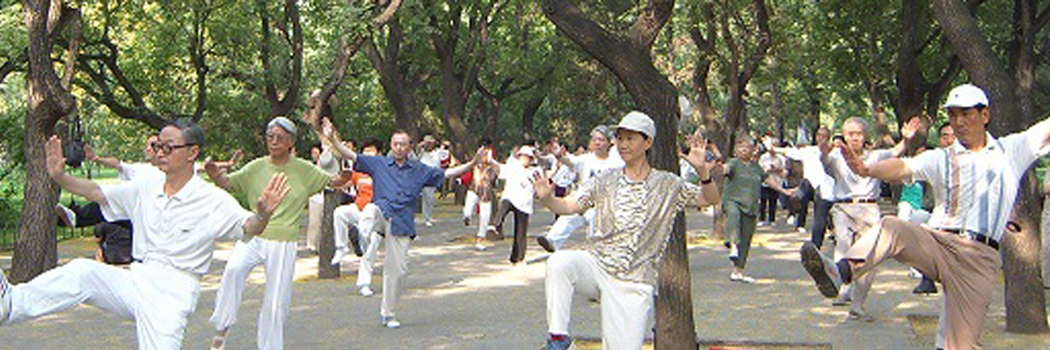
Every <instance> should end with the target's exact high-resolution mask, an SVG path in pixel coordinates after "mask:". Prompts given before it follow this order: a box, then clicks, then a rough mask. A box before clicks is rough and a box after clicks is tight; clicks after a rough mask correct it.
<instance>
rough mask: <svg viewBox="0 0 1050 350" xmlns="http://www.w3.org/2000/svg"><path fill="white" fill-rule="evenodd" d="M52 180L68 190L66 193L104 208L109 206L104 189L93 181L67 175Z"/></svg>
mask: <svg viewBox="0 0 1050 350" xmlns="http://www.w3.org/2000/svg"><path fill="white" fill-rule="evenodd" d="M51 179H52V180H54V181H55V183H58V185H59V186H61V187H62V189H64V190H66V192H69V193H72V194H75V195H78V196H82V197H84V198H87V199H88V200H89V201H92V202H95V203H98V204H99V205H102V206H105V205H107V204H108V202H106V195H105V194H104V193H102V188H101V187H99V186H98V184H96V183H95V182H93V181H89V180H85V179H81V178H78V177H76V176H72V175H68V174H65V173H63V174H61V175H57V176H51Z"/></svg>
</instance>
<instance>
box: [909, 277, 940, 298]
mask: <svg viewBox="0 0 1050 350" xmlns="http://www.w3.org/2000/svg"><path fill="white" fill-rule="evenodd" d="M911 292H912V294H937V285H936V284H934V283H933V280H931V279H929V278H926V276H922V281H921V282H919V285H917V286H915V289H912V291H911Z"/></svg>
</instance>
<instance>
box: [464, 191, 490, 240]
mask: <svg viewBox="0 0 1050 350" xmlns="http://www.w3.org/2000/svg"><path fill="white" fill-rule="evenodd" d="M475 206H477V209H478V221H477V223H478V238H485V231H487V230H488V225H489V220H490V219H491V218H492V201H488V202H482V201H481V197H478V194H477V193H474V191H467V200H466V203H463V217H464V218H472V217H474V207H475Z"/></svg>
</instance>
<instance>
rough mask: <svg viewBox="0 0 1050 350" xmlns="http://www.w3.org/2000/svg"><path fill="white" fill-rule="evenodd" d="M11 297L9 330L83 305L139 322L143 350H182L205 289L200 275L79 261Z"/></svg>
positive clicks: (157, 267)
mask: <svg viewBox="0 0 1050 350" xmlns="http://www.w3.org/2000/svg"><path fill="white" fill-rule="evenodd" d="M11 293H12V294H11V307H12V309H11V316H10V319H9V320H8V321H7V323H6V324H15V323H18V322H24V321H28V320H32V319H35V318H38V317H42V316H45V315H49V314H52V313H56V312H59V311H63V310H67V309H70V308H73V307H75V306H77V305H79V304H81V303H84V304H88V305H94V306H96V307H99V308H101V309H103V310H106V311H109V312H112V313H114V314H116V315H117V316H120V317H122V318H125V319H132V320H135V330H136V334H137V337H138V345H139V347H138V348H139V349H140V350H147V349H149V350H154V349H156V350H160V349H165V350H168V349H170V350H177V349H180V348H181V347H182V338H183V335H184V333H185V330H186V318H187V317H189V315H190V314H191V313H193V310H194V309H195V308H196V306H197V297H198V296H199V295H200V283H199V281H198V278H197V276H196V275H193V274H191V273H189V272H184V271H179V270H176V269H174V268H171V267H168V266H163V265H159V264H155V263H152V262H151V263H144V264H143V263H133V264H131V266H130V268H129V269H122V268H118V267H114V266H109V265H105V264H103V263H100V262H97V261H94V260H87V259H75V260H73V261H70V262H69V263H68V264H66V265H64V266H61V267H58V268H55V269H52V270H51V271H48V272H45V273H44V274H42V275H40V276H37V278H34V279H33V280H32V281H29V282H27V283H23V284H19V285H17V286H14V288H12V291H11Z"/></svg>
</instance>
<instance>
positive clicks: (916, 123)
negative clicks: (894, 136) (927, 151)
mask: <svg viewBox="0 0 1050 350" xmlns="http://www.w3.org/2000/svg"><path fill="white" fill-rule="evenodd" d="M920 128H922V118H919V116H917V115H915V116H912V117H911V119H908V121H907V122H906V123H904V126H903V127H901V137H903V138H904V139H906V140H910V139H911V138H913V137H915V134H916V133H918V131H919V129H920Z"/></svg>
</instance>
